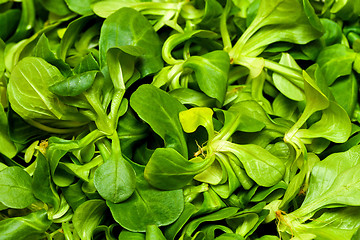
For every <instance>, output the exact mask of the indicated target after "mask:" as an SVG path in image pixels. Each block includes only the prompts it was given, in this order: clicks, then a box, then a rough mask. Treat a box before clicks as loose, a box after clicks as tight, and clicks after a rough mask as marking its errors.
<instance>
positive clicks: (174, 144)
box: [130, 84, 188, 158]
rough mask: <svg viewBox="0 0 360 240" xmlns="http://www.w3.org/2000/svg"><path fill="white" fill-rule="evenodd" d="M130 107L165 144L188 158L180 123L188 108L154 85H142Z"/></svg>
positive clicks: (134, 94) (131, 99) (132, 98)
mask: <svg viewBox="0 0 360 240" xmlns="http://www.w3.org/2000/svg"><path fill="white" fill-rule="evenodd" d="M130 106H131V107H132V108H133V109H134V110H135V112H136V113H137V114H138V115H139V117H140V118H141V119H143V120H144V121H145V122H146V123H148V124H149V125H150V127H151V128H152V129H153V131H154V132H155V133H157V134H158V135H159V136H160V137H161V138H162V139H163V140H164V142H165V146H166V147H171V148H174V149H175V150H177V151H178V152H179V153H180V154H181V155H182V156H184V157H185V158H187V156H188V153H187V145H186V141H185V137H184V133H183V131H182V127H181V124H180V121H179V113H180V112H181V111H184V110H186V108H185V107H184V106H183V105H182V104H181V103H180V102H178V101H177V100H176V99H175V98H173V97H171V96H170V95H169V94H168V93H166V92H164V91H163V90H161V89H158V88H156V87H154V86H152V85H146V84H144V85H141V86H140V87H139V88H138V89H137V90H136V91H135V92H134V93H133V94H132V95H131V98H130Z"/></svg>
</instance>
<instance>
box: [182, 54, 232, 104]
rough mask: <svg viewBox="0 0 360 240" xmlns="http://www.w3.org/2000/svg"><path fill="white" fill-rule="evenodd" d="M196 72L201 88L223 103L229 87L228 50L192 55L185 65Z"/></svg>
mask: <svg viewBox="0 0 360 240" xmlns="http://www.w3.org/2000/svg"><path fill="white" fill-rule="evenodd" d="M183 67H184V68H191V69H192V70H193V71H194V72H195V77H196V81H197V83H198V84H199V87H200V89H201V90H202V91H203V92H204V93H205V94H206V95H208V96H209V97H212V98H215V99H217V100H218V101H219V102H220V104H223V102H224V99H225V93H226V89H227V79H228V74H229V68H230V59H229V55H228V54H227V52H224V51H220V50H218V51H213V52H210V53H206V54H204V55H202V56H192V57H190V58H188V59H187V60H186V61H185V62H184V65H183Z"/></svg>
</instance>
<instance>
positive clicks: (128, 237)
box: [119, 229, 145, 240]
mask: <svg viewBox="0 0 360 240" xmlns="http://www.w3.org/2000/svg"><path fill="white" fill-rule="evenodd" d="M119 240H145V233H139V232H130V231H128V230H125V229H124V230H122V231H121V233H120V235H119Z"/></svg>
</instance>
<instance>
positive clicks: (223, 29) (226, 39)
mask: <svg viewBox="0 0 360 240" xmlns="http://www.w3.org/2000/svg"><path fill="white" fill-rule="evenodd" d="M231 7H232V1H231V0H227V1H226V5H225V9H224V11H223V13H222V15H221V18H220V33H221V38H222V41H223V45H224V51H226V52H228V51H230V49H231V48H232V44H231V39H230V35H229V31H228V28H227V24H226V21H227V18H228V15H229V12H230V10H231Z"/></svg>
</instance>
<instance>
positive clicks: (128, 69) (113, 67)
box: [106, 45, 144, 89]
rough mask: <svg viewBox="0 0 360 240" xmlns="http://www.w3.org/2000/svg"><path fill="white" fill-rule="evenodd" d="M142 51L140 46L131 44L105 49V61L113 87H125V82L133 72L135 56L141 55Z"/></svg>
mask: <svg viewBox="0 0 360 240" xmlns="http://www.w3.org/2000/svg"><path fill="white" fill-rule="evenodd" d="M143 52H144V51H143V50H142V48H141V47H136V46H131V45H130V46H123V47H119V48H110V49H109V50H108V51H107V54H106V62H107V65H108V67H109V74H110V77H111V80H112V82H113V85H114V87H115V89H125V83H126V82H127V81H129V80H130V78H131V77H132V76H133V74H134V71H135V60H136V57H138V56H141V55H142V54H143Z"/></svg>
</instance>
